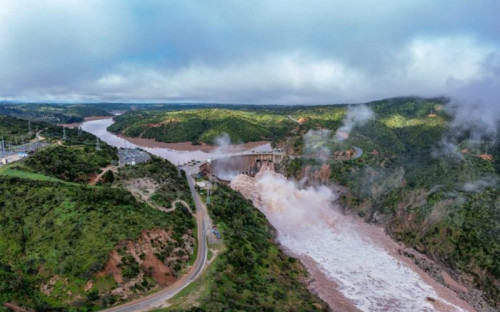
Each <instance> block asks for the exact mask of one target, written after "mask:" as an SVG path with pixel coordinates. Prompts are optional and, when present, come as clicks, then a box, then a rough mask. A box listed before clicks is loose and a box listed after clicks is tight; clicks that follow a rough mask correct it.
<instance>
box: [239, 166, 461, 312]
mask: <svg viewBox="0 0 500 312" xmlns="http://www.w3.org/2000/svg"><path fill="white" fill-rule="evenodd" d="M231 187H232V188H234V189H235V190H238V191H240V192H242V194H244V195H245V196H246V197H247V198H250V199H252V200H253V202H254V204H255V205H256V206H257V207H258V208H259V209H260V210H261V211H262V212H263V213H264V214H265V215H266V217H267V218H268V220H269V221H270V222H271V224H272V225H273V226H274V227H275V228H276V229H277V231H278V240H279V242H280V243H281V244H282V245H283V246H285V247H286V248H287V249H288V250H290V251H291V252H292V253H293V254H294V255H296V256H298V257H299V258H300V256H307V257H308V258H310V259H312V260H313V261H314V262H316V264H317V265H318V266H319V268H320V270H321V271H322V272H323V273H324V274H325V275H326V276H327V277H328V278H329V279H331V280H333V281H334V282H335V283H336V284H337V285H339V287H338V290H339V291H340V292H341V293H342V294H343V295H344V297H346V298H347V299H349V300H350V301H351V302H352V303H353V304H354V305H355V306H356V307H357V308H358V309H359V310H361V311H370V312H371V311H435V310H436V309H437V310H442V311H462V310H461V309H460V308H459V307H458V306H456V305H454V304H452V303H450V302H448V301H447V300H446V299H443V298H441V297H440V295H438V293H436V291H435V290H434V289H433V287H432V286H431V285H429V284H428V283H427V282H426V281H424V280H423V279H422V277H421V276H420V275H419V274H417V273H416V272H415V271H414V270H412V269H411V268H409V267H408V266H407V264H406V263H404V262H402V261H400V260H399V259H397V258H396V257H394V256H393V255H391V254H390V253H389V252H388V251H387V250H386V249H385V248H384V246H382V245H381V244H380V242H378V241H375V240H372V239H370V238H369V236H370V231H371V229H370V226H368V225H366V224H361V223H356V222H353V219H351V218H350V217H346V216H344V215H342V214H340V213H338V212H337V211H336V210H335V209H334V207H332V204H331V203H332V201H333V200H334V199H335V194H333V192H332V191H331V190H330V189H329V188H327V187H324V186H323V187H319V188H307V189H298V187H297V185H296V184H295V183H294V182H292V181H288V180H287V179H286V178H285V177H283V176H281V175H278V174H276V173H274V172H269V171H267V172H260V173H259V174H257V176H256V177H255V179H253V178H250V177H248V176H243V175H240V176H237V177H236V178H234V179H233V181H232V182H231ZM371 228H372V229H373V227H371ZM431 301H433V302H434V303H436V302H437V303H438V304H439V305H440V306H441V308H442V309H441V308H436V304H433V303H431Z"/></svg>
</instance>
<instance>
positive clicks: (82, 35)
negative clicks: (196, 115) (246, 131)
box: [0, 0, 500, 108]
mask: <svg viewBox="0 0 500 312" xmlns="http://www.w3.org/2000/svg"><path fill="white" fill-rule="evenodd" d="M498 12H500V1H498V0H476V1H470V0H448V1H444V0H377V1H372V0H358V1H353V0H349V1H347V0H329V1H326V0H325V1H323V0H308V1H302V0H301V1H298V0H252V1H237V0H226V1H221V0H211V1H202V0H200V1H191V0H179V1H176V0H168V1H167V0H161V1H160V0H129V1H123V0H101V1H97V0H85V1H83V0H81V1H80V0H0V100H20V101H55V102H60V101H62V102H65V101H68V102H72V101H73V102H87V101H88V102H99V101H116V102H220V103H256V104H264V103H268V104H320V103H321V104H329V103H355V102H366V101H370V100H375V99H381V98H387V97H395V96H406V95H417V96H423V97H431V96H450V97H453V98H457V99H459V100H460V101H463V102H468V103H476V102H477V103H483V104H481V105H487V106H495V107H496V108H498V102H496V99H497V98H498V97H499V96H500V94H499V90H500V87H499V81H500V19H499V18H498ZM484 103H486V104H484Z"/></svg>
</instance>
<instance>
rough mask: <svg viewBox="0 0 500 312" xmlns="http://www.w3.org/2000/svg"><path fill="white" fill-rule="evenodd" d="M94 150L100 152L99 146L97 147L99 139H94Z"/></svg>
mask: <svg viewBox="0 0 500 312" xmlns="http://www.w3.org/2000/svg"><path fill="white" fill-rule="evenodd" d="M95 150H96V151H99V150H101V146H100V145H99V138H96V142H95Z"/></svg>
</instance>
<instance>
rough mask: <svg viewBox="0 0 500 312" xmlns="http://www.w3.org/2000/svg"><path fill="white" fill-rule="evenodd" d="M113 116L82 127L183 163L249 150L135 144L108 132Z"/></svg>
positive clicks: (106, 139)
mask: <svg viewBox="0 0 500 312" xmlns="http://www.w3.org/2000/svg"><path fill="white" fill-rule="evenodd" d="M113 122H114V121H113V119H112V118H107V119H99V120H90V121H86V122H84V123H83V124H82V126H81V127H82V129H83V130H84V131H87V132H90V133H92V134H94V135H95V136H97V137H99V138H100V139H101V140H102V141H104V142H106V143H108V144H109V145H112V146H116V147H123V148H134V147H140V148H142V149H144V150H146V151H148V152H149V153H151V154H153V155H156V156H159V157H162V158H165V159H167V160H169V161H170V162H171V163H173V164H175V165H177V164H179V163H180V164H183V163H186V162H188V161H191V160H199V161H206V160H207V159H216V158H221V157H227V156H229V155H237V154H241V153H245V152H248V150H241V149H234V148H231V146H225V147H221V148H217V149H215V150H214V151H212V152H210V153H206V152H203V151H200V150H195V151H179V150H174V149H170V148H152V147H144V146H138V145H136V144H133V143H131V142H129V141H127V140H125V139H123V138H120V137H119V136H117V135H115V134H113V133H110V132H108V131H107V130H106V129H107V128H108V127H109V126H110V125H112V124H113ZM252 150H254V151H270V150H271V145H270V144H263V145H260V146H257V147H255V148H252Z"/></svg>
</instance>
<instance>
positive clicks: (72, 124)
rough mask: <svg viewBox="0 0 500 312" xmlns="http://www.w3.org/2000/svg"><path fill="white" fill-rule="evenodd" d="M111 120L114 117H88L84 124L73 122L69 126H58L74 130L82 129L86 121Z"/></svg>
mask: <svg viewBox="0 0 500 312" xmlns="http://www.w3.org/2000/svg"><path fill="white" fill-rule="evenodd" d="M110 118H113V117H112V116H88V117H85V118H84V119H83V121H82V122H73V123H69V124H58V126H61V127H66V128H70V129H73V128H78V127H80V126H81V125H82V124H83V123H84V122H86V121H92V120H102V119H110Z"/></svg>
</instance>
